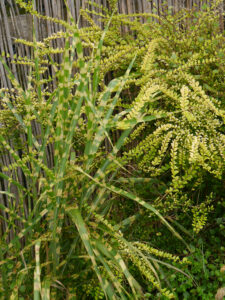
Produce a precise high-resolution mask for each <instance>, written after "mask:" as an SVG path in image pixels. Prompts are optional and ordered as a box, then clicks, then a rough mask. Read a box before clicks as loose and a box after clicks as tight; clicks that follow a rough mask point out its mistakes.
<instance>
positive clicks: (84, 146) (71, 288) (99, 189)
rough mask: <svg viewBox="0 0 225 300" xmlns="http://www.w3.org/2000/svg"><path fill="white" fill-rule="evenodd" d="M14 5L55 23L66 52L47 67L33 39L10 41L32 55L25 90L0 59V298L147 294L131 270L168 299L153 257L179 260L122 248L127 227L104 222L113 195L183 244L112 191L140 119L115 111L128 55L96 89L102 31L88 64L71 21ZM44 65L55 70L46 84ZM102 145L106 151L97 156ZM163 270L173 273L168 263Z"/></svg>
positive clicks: (48, 53) (45, 51) (140, 247)
mask: <svg viewBox="0 0 225 300" xmlns="http://www.w3.org/2000/svg"><path fill="white" fill-rule="evenodd" d="M17 2H18V3H19V4H20V5H21V6H23V8H25V9H26V10H27V11H28V12H30V13H32V14H33V15H35V16H36V17H39V18H44V19H47V20H48V21H51V22H52V21H53V22H58V23H60V24H61V25H63V26H64V28H65V31H64V32H63V36H64V44H65V45H64V48H63V49H61V50H60V53H62V62H61V63H60V64H56V63H55V62H54V57H53V56H52V53H53V52H54V51H53V49H51V48H49V47H45V46H46V45H45V43H42V42H37V41H36V39H35V34H34V36H33V42H29V43H28V42H26V41H23V40H19V41H18V42H22V43H24V44H27V45H28V46H29V47H31V48H32V50H33V58H32V59H30V61H29V68H30V72H29V74H30V76H29V78H28V83H27V86H26V88H22V87H21V86H20V84H19V83H18V81H17V80H16V78H15V77H14V76H13V74H12V72H11V71H10V69H9V68H8V66H7V64H6V62H5V60H4V56H2V57H1V62H2V63H3V65H4V67H5V68H6V70H7V73H8V77H9V79H10V81H11V83H12V86H13V91H9V90H5V89H1V90H0V96H1V102H2V103H3V110H1V111H0V118H1V120H2V124H3V127H2V128H1V135H0V144H1V155H4V153H8V154H9V155H10V156H11V158H12V162H11V163H9V164H8V165H7V166H5V167H3V172H1V173H0V176H1V178H2V179H3V180H5V181H7V183H8V190H7V191H2V192H1V193H2V194H3V196H4V199H5V202H3V203H1V204H0V208H1V212H2V223H3V224H4V227H3V228H4V230H3V232H1V249H0V268H1V284H0V294H1V296H2V297H5V298H7V299H17V298H18V297H22V298H23V299H24V298H26V295H29V298H34V299H35V300H37V299H66V298H69V299H70V298H71V299H72V298H73V297H74V299H83V298H84V297H88V296H90V295H91V296H93V295H95V296H94V297H95V299H101V298H102V297H105V298H106V299H128V297H129V298H130V297H132V299H143V297H144V295H145V292H146V291H145V288H144V286H143V285H142V283H141V282H140V281H139V280H137V279H136V278H135V277H134V276H133V274H132V271H131V270H130V266H131V265H132V266H133V267H135V268H136V269H137V270H138V272H139V274H141V275H142V276H143V277H145V279H146V280H147V281H148V282H149V283H151V284H152V286H153V287H154V288H156V289H157V290H159V292H160V293H161V294H162V295H164V296H166V297H167V298H168V299H172V298H174V295H173V293H172V292H171V291H170V290H169V289H167V288H165V287H162V286H161V284H160V280H159V277H158V273H157V269H158V265H160V264H161V263H162V264H163V262H161V260H160V258H166V259H169V260H170V261H172V262H175V261H176V262H177V261H178V262H179V263H180V264H182V263H186V262H185V260H179V259H178V258H177V257H176V256H173V255H170V254H168V253H164V252H161V251H158V250H157V249H154V248H153V247H148V245H146V244H145V243H143V242H138V241H135V242H134V241H128V240H127V239H126V238H125V237H124V236H123V233H122V228H123V224H126V226H127V225H129V223H130V219H129V218H128V219H126V220H121V222H120V223H119V224H113V222H111V220H110V210H111V209H112V207H113V204H114V199H115V197H120V199H125V198H126V199H130V200H132V201H134V202H135V203H137V205H139V206H142V207H144V208H145V209H146V210H147V211H150V212H152V213H154V214H156V215H157V216H158V217H159V218H160V220H161V221H162V222H163V223H164V224H165V225H166V226H167V227H168V228H169V229H170V230H171V231H172V232H173V234H175V235H176V236H177V237H178V238H179V239H181V240H182V238H181V237H180V235H179V234H178V233H177V232H175V231H174V229H173V228H172V227H171V226H170V224H169V223H168V222H167V221H166V220H165V219H164V218H163V217H162V216H161V215H160V213H159V212H158V211H157V210H155V209H154V208H153V207H152V206H151V205H150V204H148V203H146V202H144V201H143V200H141V199H140V198H138V197H137V196H136V195H134V194H132V193H130V192H127V191H126V189H124V188H122V187H121V186H119V185H116V186H115V185H113V181H114V179H115V178H116V177H117V176H118V172H119V170H120V169H121V168H123V166H122V165H121V160H120V159H119V158H118V152H119V151H120V149H121V147H122V146H123V144H124V142H125V140H126V138H127V137H128V136H129V134H130V132H131V131H132V129H133V128H134V126H135V125H136V124H137V123H138V122H142V121H143V120H144V119H143V118H142V116H139V115H138V116H136V115H135V116H134V117H133V118H132V119H131V120H129V118H127V120H126V119H124V114H127V112H125V113H116V110H115V108H116V105H117V102H118V99H119V97H120V94H121V92H122V90H123V89H124V87H125V85H126V83H127V81H128V80H129V78H130V72H131V70H132V68H133V65H134V61H135V55H134V56H133V57H132V59H131V60H130V64H129V66H128V68H127V70H126V72H125V73H124V74H123V75H121V76H119V77H117V78H114V79H113V80H111V81H110V82H109V83H108V85H105V86H104V87H103V88H100V78H101V76H100V63H101V51H102V47H103V46H102V44H103V40H104V37H105V35H106V34H107V30H108V25H109V24H108V25H107V26H106V29H105V30H104V31H103V33H102V35H101V38H100V40H99V41H98V43H95V45H94V47H93V49H92V52H91V54H90V57H88V58H87V57H85V56H84V51H83V43H84V41H83V40H82V39H81V38H80V34H79V29H78V28H77V25H76V24H75V23H74V21H73V19H72V18H71V19H70V22H64V21H62V20H57V19H52V18H48V17H46V16H45V17H42V16H41V15H39V14H38V13H37V12H36V11H35V10H33V7H32V5H27V4H26V2H23V1H17ZM68 13H69V11H68ZM110 21H111V19H110V20H109V22H110ZM60 36H61V34H60ZM53 38H55V36H54V37H53ZM49 40H50V37H49V38H48V41H49ZM24 61H28V59H27V58H24ZM20 62H21V60H20ZM48 66H51V67H52V69H53V70H54V72H52V77H50V78H45V71H46V68H48ZM52 83H55V84H52ZM6 117H7V118H9V120H10V123H7V118H6ZM137 117H138V118H139V119H138V120H137ZM154 118H155V117H154V116H151V117H150V118H149V119H145V120H144V121H145V122H147V121H150V120H152V119H154ZM123 119H124V121H123ZM121 122H122V123H121ZM118 124H122V126H120V127H121V129H122V127H123V128H124V129H123V130H121V132H120V136H119V137H118V139H117V140H116V141H115V142H113V141H112V139H111V132H112V131H113V130H114V129H116V128H118ZM9 133H10V135H9ZM12 135H14V137H13V138H12ZM106 139H107V141H108V142H109V143H110V145H111V150H110V151H105V150H104V147H103V146H104V141H105V140H106ZM49 149H51V150H52V152H51V153H52V157H51V156H49ZM19 174H20V175H21V174H22V175H21V176H20V177H19ZM21 178H23V181H22V182H21V180H20V179H21ZM119 229H120V230H119ZM150 254H151V255H150ZM156 257H158V258H159V259H156ZM166 266H167V267H171V268H174V269H176V271H177V270H178V269H177V268H175V267H173V266H172V265H170V264H168V263H166ZM181 272H182V271H181ZM90 282H97V283H96V287H92V289H90V288H87V287H88V286H89V283H90ZM22 298H20V299H22Z"/></svg>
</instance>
